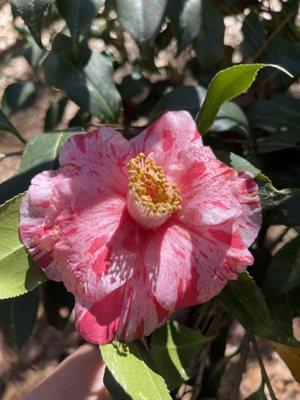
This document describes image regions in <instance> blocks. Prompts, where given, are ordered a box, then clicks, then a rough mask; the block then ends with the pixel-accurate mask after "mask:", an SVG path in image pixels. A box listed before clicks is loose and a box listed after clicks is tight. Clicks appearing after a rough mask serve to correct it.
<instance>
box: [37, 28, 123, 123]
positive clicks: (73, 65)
mask: <svg viewBox="0 0 300 400" xmlns="http://www.w3.org/2000/svg"><path fill="white" fill-rule="evenodd" d="M79 54H80V56H79V58H75V57H74V56H73V55H72V50H71V39H70V38H69V37H67V36H64V35H58V36H57V37H56V38H55V40H54V42H53V47H52V51H51V52H50V54H49V55H48V57H47V58H46V59H45V61H44V63H43V66H44V69H45V76H46V81H47V83H48V84H49V85H52V86H55V87H56V88H59V89H61V90H63V91H64V92H66V94H67V95H68V97H69V98H70V99H71V100H73V101H74V102H75V103H77V104H78V105H79V106H80V107H81V108H83V109H84V110H86V111H88V112H89V113H91V114H93V115H95V116H97V117H99V118H100V119H101V120H102V121H104V122H115V121H117V120H118V119H119V111H120V95H119V92H118V91H117V88H116V86H115V84H114V82H113V78H112V74H113V69H112V65H111V63H110V61H109V60H108V58H107V57H105V56H103V55H101V54H97V53H92V52H91V51H90V50H89V49H88V47H86V45H85V44H83V43H81V44H80V47H79Z"/></svg>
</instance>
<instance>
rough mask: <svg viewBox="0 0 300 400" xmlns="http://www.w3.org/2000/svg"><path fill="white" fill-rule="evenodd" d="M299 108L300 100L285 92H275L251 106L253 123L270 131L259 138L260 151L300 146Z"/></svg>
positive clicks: (249, 110)
mask: <svg viewBox="0 0 300 400" xmlns="http://www.w3.org/2000/svg"><path fill="white" fill-rule="evenodd" d="M299 109H300V100H299V99H296V98H294V97H292V96H291V95H288V94H285V93H277V94H274V95H273V96H270V97H269V98H268V99H266V100H259V101H256V102H255V103H254V104H253V105H252V106H251V107H249V109H248V110H247V114H248V116H249V119H250V123H251V125H252V126H253V127H259V128H262V129H264V130H266V131H267V132H268V133H269V135H268V136H266V137H262V138H259V139H258V140H257V144H258V151H259V152H260V153H269V152H271V151H278V150H283V149H287V148H292V147H298V148H300V132H299V124H300V115H299Z"/></svg>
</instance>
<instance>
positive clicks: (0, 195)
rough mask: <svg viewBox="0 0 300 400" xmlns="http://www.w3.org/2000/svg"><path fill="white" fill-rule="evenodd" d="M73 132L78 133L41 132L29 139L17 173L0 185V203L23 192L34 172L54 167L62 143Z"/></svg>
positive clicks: (56, 163) (56, 164) (55, 166)
mask: <svg viewBox="0 0 300 400" xmlns="http://www.w3.org/2000/svg"><path fill="white" fill-rule="evenodd" d="M75 133H78V129H77V130H76V131H66V132H57V133H46V134H43V133H42V134H40V135H38V136H36V137H35V138H34V139H32V140H30V141H29V142H28V144H27V146H26V148H25V150H24V153H23V157H22V160H21V165H20V168H19V171H18V174H17V175H15V176H14V177H12V178H11V179H9V180H7V181H5V182H3V183H2V184H1V185H0V204H1V203H3V202H4V201H6V200H7V199H9V198H11V197H13V196H15V195H17V194H19V193H20V192H25V191H26V190H27V189H28V187H29V185H30V181H31V179H32V178H33V177H34V176H35V175H36V174H38V173H40V172H42V171H45V170H49V169H56V168H57V167H58V155H59V152H60V149H61V147H62V145H63V144H64V143H65V141H66V140H67V138H68V137H70V136H72V135H74V134H75Z"/></svg>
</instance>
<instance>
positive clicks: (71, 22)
mask: <svg viewBox="0 0 300 400" xmlns="http://www.w3.org/2000/svg"><path fill="white" fill-rule="evenodd" d="M103 3H104V0H89V1H86V0H76V1H73V0H56V6H57V8H58V11H59V12H60V14H61V15H62V16H63V18H64V19H65V20H66V22H67V25H68V28H69V29H70V32H71V35H72V43H73V44H74V45H75V46H76V45H77V44H78V42H79V38H80V35H81V34H82V33H85V32H86V31H87V29H88V28H89V25H90V23H91V21H92V19H93V18H94V17H95V15H96V14H97V12H98V11H99V8H100V7H101V5H102V4H103Z"/></svg>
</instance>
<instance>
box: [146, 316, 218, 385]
mask: <svg viewBox="0 0 300 400" xmlns="http://www.w3.org/2000/svg"><path fill="white" fill-rule="evenodd" d="M211 339H212V338H211V337H206V336H203V335H202V334H201V333H200V332H197V331H195V330H192V329H190V328H187V327H186V326H184V325H182V324H180V323H179V322H177V321H169V322H168V323H166V324H165V325H163V326H162V327H160V328H158V329H156V331H155V332H154V333H153V335H152V339H151V350H150V352H151V356H152V359H153V360H154V362H155V365H156V367H157V369H158V371H159V372H160V373H161V375H162V376H163V378H164V379H165V381H166V383H167V385H168V387H169V389H170V390H173V389H174V388H176V387H177V386H179V385H180V383H181V382H183V381H185V380H187V379H188V378H189V377H190V375H191V372H192V368H193V366H194V364H195V362H196V360H197V358H198V356H199V353H200V351H201V349H202V348H203V346H204V345H205V344H206V343H207V342H209V341H210V340H211Z"/></svg>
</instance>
